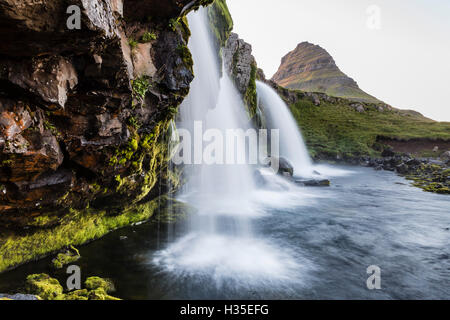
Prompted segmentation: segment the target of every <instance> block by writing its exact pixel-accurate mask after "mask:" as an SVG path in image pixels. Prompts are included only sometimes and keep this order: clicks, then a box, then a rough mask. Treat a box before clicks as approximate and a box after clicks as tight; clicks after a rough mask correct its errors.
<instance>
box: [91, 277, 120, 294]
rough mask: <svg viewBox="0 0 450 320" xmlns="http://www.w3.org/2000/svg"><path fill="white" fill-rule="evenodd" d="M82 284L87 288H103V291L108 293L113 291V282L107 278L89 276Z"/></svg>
mask: <svg viewBox="0 0 450 320" xmlns="http://www.w3.org/2000/svg"><path fill="white" fill-rule="evenodd" d="M84 286H85V287H86V289H88V290H97V289H103V290H104V291H105V292H107V293H110V292H114V291H115V288H114V284H113V283H112V281H111V280H109V279H103V278H100V277H89V278H87V279H86V281H85V282H84Z"/></svg>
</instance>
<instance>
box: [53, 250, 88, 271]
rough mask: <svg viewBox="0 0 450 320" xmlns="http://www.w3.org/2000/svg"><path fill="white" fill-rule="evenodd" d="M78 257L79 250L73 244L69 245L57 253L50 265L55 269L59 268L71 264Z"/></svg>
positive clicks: (79, 256)
mask: <svg viewBox="0 0 450 320" xmlns="http://www.w3.org/2000/svg"><path fill="white" fill-rule="evenodd" d="M80 258H81V255H80V252H79V251H78V250H77V249H76V248H75V247H74V246H70V247H69V248H68V249H67V250H65V251H64V252H61V253H58V255H57V256H56V257H55V258H54V259H53V260H52V266H53V267H54V268H55V269H61V268H63V267H64V266H66V265H68V264H71V263H73V262H75V261H77V260H78V259H80Z"/></svg>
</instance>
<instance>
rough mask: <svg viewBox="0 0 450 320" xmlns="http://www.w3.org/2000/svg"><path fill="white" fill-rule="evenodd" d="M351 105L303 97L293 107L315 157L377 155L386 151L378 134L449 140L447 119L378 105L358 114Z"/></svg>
mask: <svg viewBox="0 0 450 320" xmlns="http://www.w3.org/2000/svg"><path fill="white" fill-rule="evenodd" d="M351 104H352V102H348V103H346V102H342V101H341V102H339V103H336V104H333V103H329V102H323V101H322V102H321V104H320V106H315V105H314V104H313V103H312V102H311V101H310V100H309V99H308V98H304V99H299V100H298V101H297V102H296V103H294V104H292V105H291V106H290V107H291V110H292V113H293V115H294V118H295V119H296V120H297V122H298V124H299V125H300V127H301V129H302V132H303V135H304V137H305V140H306V142H307V145H308V148H309V149H310V151H311V154H312V155H313V156H314V157H321V158H336V156H337V155H339V156H341V157H342V158H354V157H357V156H362V155H370V156H377V155H379V153H380V151H382V150H383V146H382V145H380V144H379V143H377V138H378V137H385V138H392V139H401V140H410V139H414V138H421V139H430V140H436V139H442V140H447V141H450V123H448V122H447V123H444V122H435V121H431V120H429V119H427V118H424V117H422V116H420V115H417V114H415V113H412V112H403V111H399V110H395V109H394V110H392V111H384V112H380V111H378V110H377V108H376V106H372V107H367V106H365V108H366V111H365V112H363V113H359V112H357V111H356V110H355V109H354V108H352V107H351V106H350V105H351Z"/></svg>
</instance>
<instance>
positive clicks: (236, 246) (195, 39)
mask: <svg viewBox="0 0 450 320" xmlns="http://www.w3.org/2000/svg"><path fill="white" fill-rule="evenodd" d="M206 10H207V9H204V8H200V9H199V10H198V11H196V12H193V13H190V14H189V15H188V21H189V25H190V29H191V31H192V37H191V39H190V42H189V49H190V50H191V52H192V54H193V60H194V72H195V79H194V81H193V82H192V84H191V90H190V93H189V95H188V97H187V98H186V99H185V101H184V102H183V104H182V105H181V106H180V115H179V116H180V119H179V123H178V124H177V127H178V128H179V129H181V128H184V129H186V130H188V131H189V132H190V133H191V134H192V136H195V134H196V132H195V131H196V130H195V128H196V126H195V125H194V121H201V122H202V127H203V131H205V130H208V129H213V130H215V131H216V132H220V133H221V134H222V135H223V136H224V137H225V136H226V131H227V130H235V129H243V130H244V131H245V130H247V129H248V128H249V127H248V126H249V124H248V123H249V121H248V116H247V114H246V112H245V108H244V104H243V101H242V98H241V96H240V95H239V93H238V91H237V90H236V88H235V87H234V85H233V83H232V81H231V79H230V78H229V76H228V75H227V74H226V72H225V71H223V72H222V77H220V74H221V73H220V65H219V63H218V58H217V51H216V48H215V46H214V41H213V39H212V36H211V32H210V30H209V21H208V18H207V11H206ZM197 124H198V122H197ZM197 138H198V137H197ZM197 138H193V139H192V140H193V141H194V140H197ZM206 145H207V143H205V145H204V146H203V148H202V150H204V147H205V146H206ZM195 148H196V147H194V148H193V149H195ZM228 152H234V154H235V155H239V154H246V147H245V146H241V145H240V144H238V143H237V144H235V146H234V150H228V149H227V148H225V150H224V153H228ZM254 169H255V168H253V167H251V166H250V165H247V164H224V165H222V164H214V165H210V164H206V163H203V164H197V165H189V166H185V171H186V172H187V179H188V183H187V186H186V188H185V189H184V191H183V192H182V194H181V195H180V197H179V199H181V200H183V201H186V202H187V203H189V204H190V205H192V206H194V207H195V208H196V209H197V210H198V214H197V215H195V216H194V217H192V218H191V222H190V227H189V232H188V234H187V235H186V236H185V237H183V238H182V239H179V240H178V241H176V242H174V243H172V244H171V245H169V247H168V248H167V249H165V250H162V251H160V252H158V254H157V255H156V256H155V257H154V259H153V262H154V263H155V264H156V265H159V266H162V267H164V268H165V269H166V270H168V271H170V272H175V273H176V274H177V275H179V276H183V275H189V276H190V275H193V274H194V275H199V274H200V275H202V276H203V275H210V276H212V277H213V278H214V279H215V280H220V279H222V278H223V277H227V278H230V277H231V278H233V279H242V280H245V281H244V282H246V281H251V283H252V285H254V281H257V282H259V281H263V280H264V279H266V280H267V279H270V281H272V280H274V279H287V278H291V277H290V276H289V275H288V274H290V273H292V272H297V271H298V266H297V265H296V263H294V262H293V260H292V259H291V258H290V257H289V254H287V253H286V252H284V250H280V248H277V247H276V246H274V245H273V243H271V242H270V241H266V240H265V239H262V238H260V237H257V236H255V235H253V233H252V228H251V221H252V219H254V218H257V217H259V216H260V214H261V205H260V204H258V203H257V202H255V193H257V192H256V187H255V184H254V181H253V170H254ZM244 282H242V283H240V285H241V284H243V283H244Z"/></svg>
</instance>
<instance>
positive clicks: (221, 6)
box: [208, 0, 233, 48]
mask: <svg viewBox="0 0 450 320" xmlns="http://www.w3.org/2000/svg"><path fill="white" fill-rule="evenodd" d="M208 16H209V20H210V25H211V29H212V31H213V33H214V36H215V38H216V42H217V47H218V48H222V47H224V46H225V44H226V42H227V40H228V38H229V37H230V34H231V31H232V30H233V18H232V17H231V13H230V11H229V10H228V6H227V3H226V1H225V0H215V1H214V2H213V3H212V4H211V5H210V6H209V7H208Z"/></svg>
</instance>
